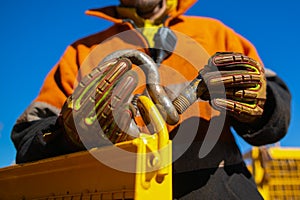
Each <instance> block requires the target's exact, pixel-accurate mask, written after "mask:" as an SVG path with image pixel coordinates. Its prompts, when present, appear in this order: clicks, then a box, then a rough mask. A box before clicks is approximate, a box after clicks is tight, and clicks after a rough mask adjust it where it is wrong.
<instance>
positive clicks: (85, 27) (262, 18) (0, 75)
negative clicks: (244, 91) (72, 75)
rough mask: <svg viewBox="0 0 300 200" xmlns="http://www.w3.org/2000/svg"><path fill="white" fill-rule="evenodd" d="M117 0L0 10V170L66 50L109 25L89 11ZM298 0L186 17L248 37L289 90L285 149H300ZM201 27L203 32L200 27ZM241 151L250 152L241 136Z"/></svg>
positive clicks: (199, 9) (16, 0)
mask: <svg viewBox="0 0 300 200" xmlns="http://www.w3.org/2000/svg"><path fill="white" fill-rule="evenodd" d="M117 3H118V1H117V0H113V1H108V0H97V1H96V0H85V1H83V0H51V1H50V0H42V1H41V0H39V1H38V0H26V1H21V0H11V1H5V2H3V3H2V4H1V7H0V27H1V28H0V44H1V48H0V58H1V67H0V91H1V93H2V94H1V98H0V106H1V110H0V167H3V166H7V165H11V164H12V163H14V158H15V153H16V151H15V149H14V146H13V144H12V142H11V140H10V131H11V128H12V126H13V124H14V122H15V120H16V119H17V118H18V116H19V115H20V114H21V113H22V112H23V111H24V109H25V108H26V107H27V106H28V105H29V104H30V102H31V101H32V100H33V99H34V98H35V97H36V95H37V93H38V91H39V89H40V87H41V85H42V83H43V80H44V77H45V76H46V74H47V73H48V71H49V70H50V69H51V68H52V66H53V65H54V64H55V63H56V62H57V61H58V59H59V58H60V56H61V54H62V53H63V51H64V49H65V48H66V46H67V45H69V44H70V43H72V42H74V41H75V40H77V39H79V38H82V37H84V36H87V35H89V34H92V33H95V32H98V31H100V30H102V29H104V28H105V27H108V26H109V25H110V23H109V22H106V21H104V20H101V19H98V18H95V17H90V16H86V15H85V14H84V11H85V10H87V9H89V8H95V7H102V6H104V5H114V4H117ZM299 7H300V1H298V0H287V1H281V0H277V1H271V0H252V1H238V0H231V1H223V0H215V1H209V0H199V1H198V2H197V3H196V4H195V5H194V6H193V7H192V8H191V9H190V10H189V11H188V13H187V14H189V15H201V16H209V17H213V18H217V19H219V20H221V21H223V22H224V23H225V24H227V25H229V26H230V27H232V28H233V29H234V30H235V31H236V32H238V33H240V34H242V35H243V36H245V37H246V38H247V39H248V40H250V41H251V42H252V43H253V44H254V45H255V46H256V48H257V50H258V52H259V54H260V56H261V58H262V60H263V61H264V64H265V66H267V67H268V68H271V69H272V70H273V71H275V72H277V73H278V74H279V75H280V77H281V78H282V79H283V80H284V81H285V82H286V83H287V85H288V86H289V88H290V90H291V92H292V95H293V99H292V120H291V126H290V128H289V131H288V134H287V135H286V137H285V138H284V139H283V140H282V141H281V145H282V146H292V147H299V146H300V141H299V139H300V137H299V136H298V134H299V132H300V131H299V130H300V123H299V122H300V114H299V113H298V112H297V111H299V106H300V105H299V103H300V101H299V99H300V94H299V89H298V87H299V86H298V85H299V84H298V82H297V81H298V80H299V79H300V78H299V75H298V74H299V72H300V66H298V65H299V61H298V60H299V56H300V49H299V46H298V45H300V37H299V35H300V23H299V21H298V20H299V18H300V13H299ZM199 28H201V27H199ZM237 140H238V144H239V146H240V147H241V149H242V151H243V152H244V151H246V150H248V149H249V148H250V146H249V145H247V144H246V143H245V142H243V141H242V140H240V139H239V138H238V137H237Z"/></svg>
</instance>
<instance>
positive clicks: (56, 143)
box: [11, 116, 75, 163]
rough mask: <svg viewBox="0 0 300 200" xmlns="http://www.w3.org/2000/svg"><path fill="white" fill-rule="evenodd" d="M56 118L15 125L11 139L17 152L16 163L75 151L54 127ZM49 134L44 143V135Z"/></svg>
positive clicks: (55, 126)
mask: <svg viewBox="0 0 300 200" xmlns="http://www.w3.org/2000/svg"><path fill="white" fill-rule="evenodd" d="M56 121H57V116H51V117H47V118H44V119H39V120H36V121H30V122H22V123H18V124H16V125H15V126H14V127H13V129H12V132H11V139H12V141H13V143H14V145H15V148H16V150H17V156H16V163H24V162H30V161H36V160H40V159H43V158H49V157H53V156H58V155H62V154H67V153H71V152H74V151H75V149H74V148H72V147H71V146H70V143H69V142H68V141H67V139H66V138H65V137H64V134H63V133H62V131H61V130H60V129H59V128H58V127H57V125H56ZM47 133H51V134H52V137H53V138H52V139H51V140H48V141H46V140H45V138H44V134H47Z"/></svg>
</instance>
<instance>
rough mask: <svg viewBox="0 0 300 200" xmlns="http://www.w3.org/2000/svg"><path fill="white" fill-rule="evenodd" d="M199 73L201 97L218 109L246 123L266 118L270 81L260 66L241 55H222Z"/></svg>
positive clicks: (216, 56) (199, 92)
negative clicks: (267, 80) (267, 87)
mask: <svg viewBox="0 0 300 200" xmlns="http://www.w3.org/2000/svg"><path fill="white" fill-rule="evenodd" d="M199 73H200V76H201V78H202V79H203V81H202V82H200V84H199V87H198V94H199V96H200V98H201V99H204V100H209V101H210V103H211V105H212V106H213V107H214V108H215V109H218V110H224V109H225V110H226V111H227V113H228V114H229V115H231V116H233V117H234V118H235V119H237V120H238V121H240V122H245V123H251V122H253V121H255V120H256V119H258V118H259V117H261V116H262V114H263V111H264V103H265V101H266V79H265V75H264V69H263V67H262V66H261V65H260V63H258V62H257V61H255V60H254V59H252V58H249V57H248V56H245V55H243V54H240V53H232V52H222V53H220V52H218V53H216V54H215V55H214V56H212V57H211V58H210V59H209V61H208V64H207V65H206V66H205V67H204V69H203V70H201V71H200V72H199Z"/></svg>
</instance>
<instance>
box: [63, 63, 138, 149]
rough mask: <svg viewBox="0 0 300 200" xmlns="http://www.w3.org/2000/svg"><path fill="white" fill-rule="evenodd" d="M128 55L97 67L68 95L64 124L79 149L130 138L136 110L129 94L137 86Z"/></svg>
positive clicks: (68, 136) (66, 133) (67, 134)
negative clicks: (130, 103) (131, 123)
mask: <svg viewBox="0 0 300 200" xmlns="http://www.w3.org/2000/svg"><path fill="white" fill-rule="evenodd" d="M131 66H132V64H131V62H130V60H128V59H126V58H120V59H112V60H109V61H107V62H105V63H103V64H100V65H99V66H97V67H96V68H95V69H93V71H92V72H91V73H90V74H88V75H87V76H85V77H84V78H83V79H82V81H81V82H80V83H79V84H78V86H77V87H76V89H75V90H74V93H73V94H72V95H71V96H70V97H68V98H67V100H66V102H65V104H64V106H63V107H62V110H61V114H60V117H59V118H60V124H62V126H63V127H64V130H65V135H66V136H67V139H68V140H69V141H70V142H71V143H72V144H73V145H75V146H76V147H77V148H79V149H84V148H87V149H88V148H92V147H97V146H103V145H106V144H111V143H117V142H121V141H124V140H127V139H128V134H127V133H126V131H127V130H128V128H129V125H130V122H131V119H132V111H131V109H130V107H129V103H127V102H128V100H129V97H130V96H131V93H132V92H133V90H134V89H135V87H136V85H137V80H138V79H137V75H136V73H135V72H134V71H130V69H131Z"/></svg>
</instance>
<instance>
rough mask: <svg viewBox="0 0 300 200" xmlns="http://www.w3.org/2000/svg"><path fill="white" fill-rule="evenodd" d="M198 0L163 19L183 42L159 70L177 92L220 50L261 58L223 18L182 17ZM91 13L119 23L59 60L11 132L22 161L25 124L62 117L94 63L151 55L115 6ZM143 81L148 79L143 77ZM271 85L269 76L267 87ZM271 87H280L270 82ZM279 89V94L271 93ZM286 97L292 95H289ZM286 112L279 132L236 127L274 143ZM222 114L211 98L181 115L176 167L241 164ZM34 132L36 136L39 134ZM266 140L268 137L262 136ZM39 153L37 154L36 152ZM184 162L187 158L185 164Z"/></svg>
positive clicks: (174, 130) (174, 133) (175, 134)
mask: <svg viewBox="0 0 300 200" xmlns="http://www.w3.org/2000/svg"><path fill="white" fill-rule="evenodd" d="M194 2H195V0H185V1H183V0H179V1H178V6H177V9H176V10H173V11H172V12H171V13H169V17H168V19H167V20H166V21H165V22H164V25H165V26H167V27H169V28H170V29H171V30H173V31H174V33H175V34H176V36H177V38H178V41H177V44H176V47H175V50H174V52H173V54H172V55H171V56H170V57H168V58H167V59H166V60H164V61H163V62H162V65H161V67H160V68H159V70H160V75H161V82H162V85H164V86H166V87H169V89H170V90H174V91H175V90H176V91H177V93H178V87H179V88H180V86H182V85H183V84H184V83H188V82H189V81H191V80H193V79H194V78H195V77H196V76H197V74H198V71H199V69H201V68H202V67H203V66H204V65H205V63H206V62H207V59H208V58H209V56H211V55H213V54H214V53H215V52H224V51H229V52H240V53H243V54H245V55H247V56H249V57H252V58H253V59H256V60H257V61H259V62H261V60H260V58H259V56H258V54H257V52H256V49H255V47H254V46H253V45H252V44H251V43H250V42H249V41H248V40H246V39H245V38H244V37H242V36H241V35H239V34H237V33H236V32H235V31H234V30H232V29H231V28H229V27H227V26H226V25H224V24H223V23H221V22H220V21H218V20H215V19H211V18H207V17H198V16H185V15H183V13H184V12H185V11H186V10H187V9H188V8H189V7H190V6H191V5H193V3H194ZM87 14H88V15H92V16H97V17H100V18H103V19H107V20H110V21H112V22H114V25H113V26H111V27H109V28H108V29H106V30H104V31H101V32H99V33H96V34H93V35H91V36H88V37H86V38H83V39H80V40H78V41H76V42H75V43H73V44H71V45H70V46H68V47H67V49H66V51H65V52H64V54H63V56H62V57H61V59H60V60H59V62H58V63H57V64H56V65H55V66H54V67H53V69H52V70H51V71H50V72H49V74H48V75H47V77H46V79H45V81H44V84H43V86H42V88H41V91H40V93H39V95H38V96H37V98H36V99H35V100H34V101H33V102H32V104H31V105H30V106H29V107H28V109H27V110H26V111H25V112H24V113H23V114H22V116H21V117H20V118H19V119H18V120H17V123H16V126H15V128H14V130H13V132H12V138H13V141H14V142H15V145H16V148H17V149H18V156H17V157H19V162H24V161H26V158H24V159H22V156H24V157H26V156H25V155H26V154H28V152H29V151H30V150H28V149H34V148H30V145H31V143H30V142H29V141H23V142H21V141H22V139H24V135H25V134H27V133H25V132H26V131H25V132H24V131H23V132H22V129H21V128H20V127H22V124H24V123H28V122H33V121H38V120H42V119H45V118H47V117H49V116H57V115H58V114H59V112H60V109H61V107H62V105H63V103H64V102H65V100H66V98H67V97H68V96H69V95H71V94H72V92H73V90H74V88H75V87H76V83H77V82H78V81H80V78H81V77H82V76H84V75H85V74H87V73H88V72H89V70H90V69H91V68H93V67H95V66H96V65H97V64H98V63H99V62H100V61H101V60H102V59H103V58H104V57H105V56H107V55H108V54H109V53H112V52H114V51H116V50H119V49H124V48H135V49H140V50H142V51H145V52H146V53H147V48H148V43H147V41H146V40H145V38H144V37H143V36H142V35H141V34H140V32H139V31H137V30H135V29H134V26H133V25H132V24H131V23H129V22H128V21H126V20H123V19H120V18H118V15H117V11H116V7H106V8H101V9H94V10H89V11H87ZM274 77H275V76H273V80H274ZM141 79H143V78H142V77H141ZM270 83H271V82H270V80H269V81H268V86H269V85H270ZM281 85H282V84H281ZM281 87H282V86H281ZM181 88H182V87H181ZM269 88H279V87H277V86H276V87H275V86H274V87H270V86H269ZM275 90H277V89H275ZM283 90H284V91H286V90H287V89H286V88H284V89H283ZM274 93H276V92H273V93H272V94H274ZM277 93H278V92H277ZM277 93H276V94H277ZM270 94H271V93H270V92H269V95H270ZM279 96H282V95H279ZM272 99H273V100H272V101H274V102H275V101H277V100H278V98H277V100H276V98H274V97H273V98H272ZM274 99H275V100H274ZM286 99H289V95H288V97H287V98H286ZM267 105H270V106H271V107H272V110H273V111H274V110H275V111H276V112H275V111H274V112H275V113H277V114H278V113H280V112H281V111H282V110H279V111H277V110H276V108H277V107H274V106H275V103H267ZM286 105H287V108H283V109H287V110H289V104H288V103H286ZM273 111H272V112H273ZM274 116H275V114H268V116H267V119H266V120H265V121H270V120H269V119H272V117H274ZM287 116H288V117H287V118H288V119H284V120H283V121H284V122H282V123H281V124H282V128H281V129H280V131H279V132H278V133H277V132H276V133H272V134H271V135H270V134H269V133H270V132H272V131H271V130H270V129H269V127H271V125H270V126H267V125H266V126H264V123H261V124H260V125H259V127H261V129H260V130H256V129H255V128H254V129H253V127H251V126H249V127H247V126H241V124H239V125H236V127H237V131H238V133H239V134H240V135H242V136H243V137H244V139H245V140H246V141H248V142H249V143H251V144H255V145H260V144H265V143H270V142H275V141H277V140H279V139H280V138H281V137H282V136H283V135H284V134H285V132H286V129H287V126H288V122H289V112H288V114H287ZM220 118H222V116H221V115H220V113H219V112H218V111H216V110H214V109H213V108H212V107H211V106H210V105H209V103H208V102H204V101H199V102H196V103H195V104H194V105H193V106H191V107H190V108H189V109H188V110H187V111H186V113H184V114H183V115H182V117H181V123H179V124H178V125H176V126H169V130H170V134H171V137H172V138H173V140H174V141H173V142H174V156H178V157H180V159H179V161H178V162H175V164H174V167H175V170H176V171H186V170H193V169H198V168H207V167H216V166H219V165H220V163H221V164H225V165H229V164H236V163H240V162H242V157H241V155H240V153H239V150H238V148H237V145H236V143H235V140H234V137H233V135H232V133H231V130H230V127H231V125H232V124H231V122H230V119H228V118H226V117H225V118H224V117H223V119H222V120H221V121H219V122H218V120H217V119H220ZM212 119H216V120H215V122H214V123H218V124H219V125H218V126H220V127H221V128H220V129H218V128H216V127H215V126H216V125H214V124H212V123H211V121H212ZM271 121H272V120H271ZM273 122H274V123H278V120H277V121H276V119H273V121H272V123H273ZM266 124H267V123H266ZM26 128H27V126H26ZM44 129H47V128H44ZM214 131H215V132H220V137H216V139H214V140H216V141H208V142H211V143H214V145H213V148H212V150H210V151H209V153H208V155H206V156H205V157H204V158H201V159H200V158H199V156H198V153H199V150H200V147H201V144H202V143H203V141H204V140H207V139H205V135H206V133H207V132H209V133H210V134H211V132H214ZM20 132H22V133H20ZM182 132H184V134H182ZM30 134H31V135H33V136H32V137H34V134H35V133H30ZM268 134H269V135H268ZM266 135H267V136H266ZM186 136H189V137H188V138H189V139H187V140H191V141H192V143H193V144H192V145H189V147H186V146H185V145H184V144H188V143H189V142H191V141H185V137H186ZM27 138H30V137H27ZM261 138H264V139H263V140H262V139H261ZM208 140H209V139H208ZM21 143H22V144H26V146H25V147H22V144H21ZM215 143H216V144H215ZM22 148H23V149H22ZM24 148H25V149H24ZM181 148H183V149H181ZM186 148H188V150H187V151H186V153H185V154H184V155H183V156H181V151H185V150H186ZM27 151H28V152H27ZM32 151H33V150H32ZM35 153H36V154H38V153H37V152H35ZM60 153H65V152H57V153H56V154H60ZM50 154H51V153H49V154H47V155H50ZM29 157H30V156H29ZM33 157H34V156H33ZM42 157H46V156H42V155H40V156H38V158H42ZM30 159H31V157H30ZM30 159H29V160H30ZM32 159H35V158H32ZM180 160H182V161H183V162H180ZM177 163H178V164H177ZM182 163H184V164H182Z"/></svg>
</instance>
